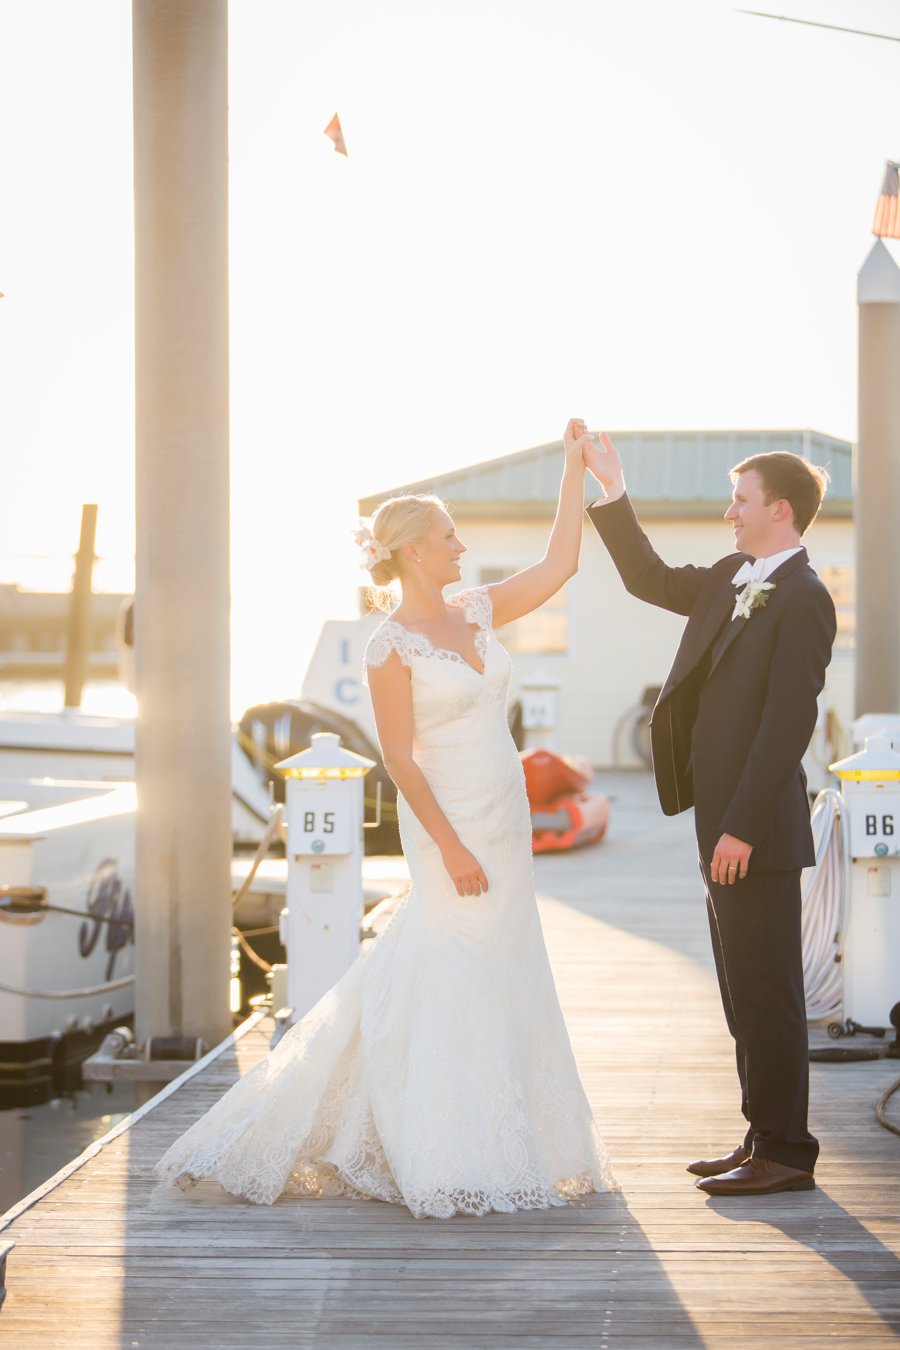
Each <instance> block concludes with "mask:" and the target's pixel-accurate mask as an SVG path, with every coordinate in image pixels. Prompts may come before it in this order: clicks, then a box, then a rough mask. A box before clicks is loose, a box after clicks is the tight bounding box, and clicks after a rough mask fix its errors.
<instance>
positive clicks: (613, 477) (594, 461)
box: [584, 431, 625, 502]
mask: <svg viewBox="0 0 900 1350" xmlns="http://www.w3.org/2000/svg"><path fill="white" fill-rule="evenodd" d="M584 462H585V464H586V465H587V467H588V468H589V469H590V471H591V473H592V474H593V475H594V477H595V478H596V480H597V482H598V483H599V484H600V486H601V487H602V488H603V491H604V492H605V493H606V497H607V501H611V502H612V501H615V500H616V498H617V497H621V496H623V495H624V492H625V471H624V469H623V468H622V459H621V456H620V455H619V452H618V450H617V449H616V447H615V446H614V445H613V443H612V441H611V440H610V439H609V437H608V436H607V434H606V432H605V431H601V432H600V444H599V445H597V444H595V442H594V441H593V440H591V439H590V438H588V440H587V441H586V442H585V444H584Z"/></svg>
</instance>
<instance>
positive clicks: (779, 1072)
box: [700, 858, 819, 1172]
mask: <svg viewBox="0 0 900 1350" xmlns="http://www.w3.org/2000/svg"><path fill="white" fill-rule="evenodd" d="M751 869H752V864H751ZM700 870H701V872H702V873H703V880H704V883H705V886H706V903H707V911H708V916H709V927H710V933H711V935H712V945H713V952H714V954H715V960H716V972H717V974H718V977H719V989H720V991H721V994H722V1005H723V1007H724V1009H725V1018H726V1021H727V1023H728V1030H729V1031H730V1032H731V1035H732V1036H733V1037H734V1042H735V1049H736V1053H737V1070H738V1077H739V1078H740V1083H741V1097H742V1102H741V1106H742V1110H743V1113H744V1116H745V1118H746V1120H747V1122H748V1129H747V1135H746V1144H747V1147H748V1148H751V1149H753V1151H754V1152H755V1153H756V1154H757V1156H758V1157H761V1158H768V1159H770V1160H771V1161H772V1162H778V1163H783V1164H784V1165H785V1166H787V1167H796V1168H799V1169H800V1170H802V1171H805V1172H811V1171H812V1170H813V1168H814V1166H815V1162H816V1157H817V1156H818V1152H819V1145H818V1142H817V1141H816V1140H815V1139H814V1138H813V1136H812V1135H811V1134H810V1133H809V1129H808V1128H807V1108H808V1102H809V1042H808V1037H807V1027H806V1006H805V1000H804V993H803V958H802V948H801V940H800V873H799V872H756V873H754V872H753V871H752V870H751V871H750V872H749V873H748V874H747V876H746V877H745V878H744V880H743V881H736V882H735V883H734V885H732V886H720V885H718V884H717V883H715V882H714V881H713V880H712V878H711V876H710V870H709V864H708V863H707V862H706V861H705V860H704V859H703V858H701V859H700Z"/></svg>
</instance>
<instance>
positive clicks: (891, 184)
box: [872, 159, 900, 239]
mask: <svg viewBox="0 0 900 1350" xmlns="http://www.w3.org/2000/svg"><path fill="white" fill-rule="evenodd" d="M898 170H900V164H895V163H894V161H893V160H892V159H889V160H888V162H887V164H886V166H885V170H884V182H883V183H882V185H881V196H880V197H879V198H878V205H877V206H876V207H875V219H874V220H873V222H872V233H873V234H877V235H878V238H879V239H900V184H898Z"/></svg>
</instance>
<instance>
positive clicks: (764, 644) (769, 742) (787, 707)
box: [588, 496, 836, 871]
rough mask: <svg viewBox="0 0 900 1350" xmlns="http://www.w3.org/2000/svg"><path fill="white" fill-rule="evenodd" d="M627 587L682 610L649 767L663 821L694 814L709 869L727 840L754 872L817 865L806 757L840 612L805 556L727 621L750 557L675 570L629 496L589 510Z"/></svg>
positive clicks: (783, 569) (793, 561)
mask: <svg viewBox="0 0 900 1350" xmlns="http://www.w3.org/2000/svg"><path fill="white" fill-rule="evenodd" d="M588 515H589V516H590V518H591V521H592V522H593V524H594V526H595V528H596V529H597V532H598V533H599V535H600V537H601V538H602V540H603V542H604V543H605V544H606V547H607V549H608V550H609V553H610V556H611V557H612V560H613V562H614V563H615V565H616V567H617V568H618V571H619V574H620V576H621V577H622V580H623V582H624V583H625V586H626V588H627V590H629V591H630V592H631V594H632V595H635V596H637V597H638V598H639V599H641V600H647V601H649V603H650V604H653V605H659V606H661V607H662V608H663V609H668V610H673V611H674V612H675V613H676V614H686V615H687V618H688V621H687V625H686V626H685V630H684V634H683V636H682V639H681V643H680V645H679V648H678V652H677V654H676V656H675V660H674V662H673V664H672V669H671V670H670V671H669V674H668V677H667V678H666V682H665V684H664V686H663V689H662V692H661V694H660V696H659V700H658V702H657V704H656V707H655V709H654V711H653V718H652V721H651V727H650V735H651V744H652V749H653V770H654V774H655V777H656V785H657V789H658V792H659V799H660V802H661V804H662V808H663V811H664V812H665V813H666V815H676V814H677V813H678V812H679V811H685V810H687V808H688V807H690V806H693V807H694V808H695V817H696V826H697V839H698V842H699V845H700V852H701V855H702V856H703V857H704V858H705V859H706V861H707V862H709V860H710V859H711V858H712V854H713V852H714V850H715V846H716V844H717V843H718V841H719V838H720V837H721V835H723V834H730V835H733V836H734V837H735V838H736V839H741V840H743V842H744V843H746V844H752V845H753V854H752V857H751V867H752V868H753V870H754V871H763V870H765V871H793V870H795V869H798V868H802V867H808V866H810V865H811V864H812V863H813V862H815V852H814V848H813V839H812V831H811V829H810V823H809V800H808V797H807V793H806V775H805V774H804V772H803V769H802V767H801V764H800V761H801V759H802V757H803V755H804V754H805V753H806V750H807V748H808V746H809V742H810V738H811V737H812V733H813V730H814V728H815V724H816V710H817V709H816V700H817V698H818V695H819V692H820V690H821V689H822V686H823V684H824V683H825V669H826V667H827V665H828V662H829V661H830V659H831V647H832V643H833V642H834V636H835V627H836V626H835V615H834V605H833V603H832V600H831V597H830V595H829V594H828V591H827V590H826V589H825V587H824V586H823V584H822V582H821V581H820V580H819V578H818V577H817V576H816V574H815V572H814V571H813V570H812V568H811V567H810V565H809V559H808V557H807V553H806V550H805V549H801V551H800V552H799V553H795V554H794V555H793V556H792V557H790V558H788V559H787V561H786V562H784V563H782V565H781V566H780V567H779V568H777V569H776V571H775V572H773V573H772V575H771V576H770V577H769V578H768V580H769V581H771V582H774V583H775V589H774V590H772V591H769V592H767V594H768V600H767V602H766V604H765V606H764V607H762V608H759V609H755V610H754V611H753V612H752V613H751V615H750V617H749V618H748V619H742V618H738V619H734V620H732V619H731V617H730V616H731V613H732V610H733V608H734V600H735V595H736V594H737V591H736V588H735V587H734V585H733V584H732V578H733V577H734V574H735V572H736V571H737V569H738V568H739V566H740V564H741V562H743V561H745V560H746V557H747V555H746V554H742V553H731V554H729V555H728V556H727V557H726V558H721V559H720V560H719V561H718V562H716V563H714V564H713V565H712V567H692V566H687V567H668V566H667V565H666V564H665V563H664V562H663V561H662V559H661V558H660V557H659V556H658V555H657V554H656V553H655V552H654V550H653V547H652V545H651V543H650V541H649V540H648V539H647V537H646V535H645V534H644V532H643V530H642V529H641V527H640V525H639V524H638V521H637V518H636V516H635V514H634V510H633V508H632V506H631V503H630V501H629V500H628V497H627V496H625V497H621V498H619V499H618V500H617V501H614V502H608V503H607V504H605V505H597V506H593V507H589V508H588Z"/></svg>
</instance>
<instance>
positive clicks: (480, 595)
mask: <svg viewBox="0 0 900 1350" xmlns="http://www.w3.org/2000/svg"><path fill="white" fill-rule="evenodd" d="M447 604H448V605H458V606H459V608H460V609H462V610H464V611H465V616H466V622H467V623H477V624H478V626H479V627H480V628H490V627H491V625H492V623H493V618H494V606H493V604H492V603H491V596H490V592H489V590H488V588H487V586H473V587H472V589H471V590H468V591H457V592H456V594H455V595H448V596H447Z"/></svg>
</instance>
